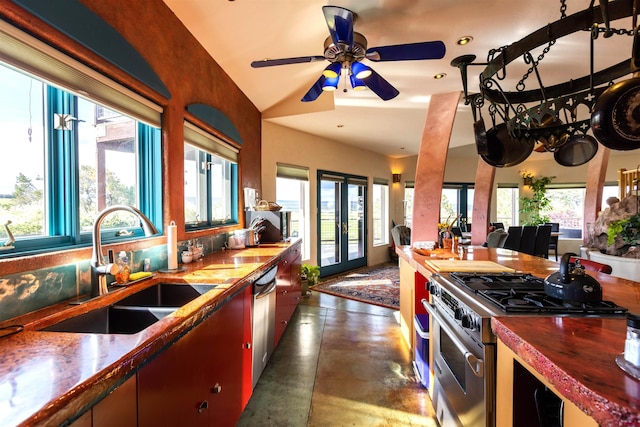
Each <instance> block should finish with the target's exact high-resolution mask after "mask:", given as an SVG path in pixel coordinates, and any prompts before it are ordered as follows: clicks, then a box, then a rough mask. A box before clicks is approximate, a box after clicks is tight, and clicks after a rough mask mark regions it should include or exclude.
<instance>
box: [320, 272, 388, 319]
mask: <svg viewBox="0 0 640 427" xmlns="http://www.w3.org/2000/svg"><path fill="white" fill-rule="evenodd" d="M311 289H312V290H315V291H318V292H323V293H326V294H330V295H335V296H339V297H344V298H349V299H352V300H356V301H361V302H365V303H369V304H374V305H379V306H382V307H387V308H392V309H396V310H397V309H399V308H400V270H399V268H398V264H393V263H386V264H380V265H376V266H372V267H365V268H360V269H358V270H353V271H350V272H347V273H345V274H343V275H338V276H334V277H330V278H328V279H326V280H322V281H321V282H320V283H318V284H317V285H315V286H313V287H312V288H311Z"/></svg>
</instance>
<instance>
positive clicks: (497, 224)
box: [489, 222, 506, 231]
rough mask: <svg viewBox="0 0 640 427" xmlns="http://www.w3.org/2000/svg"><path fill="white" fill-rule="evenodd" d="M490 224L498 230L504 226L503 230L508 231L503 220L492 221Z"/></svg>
mask: <svg viewBox="0 0 640 427" xmlns="http://www.w3.org/2000/svg"><path fill="white" fill-rule="evenodd" d="M489 225H490V226H493V227H495V228H496V230H499V229H501V228H502V229H503V230H505V231H506V229H505V228H504V224H503V223H501V222H490V223H489Z"/></svg>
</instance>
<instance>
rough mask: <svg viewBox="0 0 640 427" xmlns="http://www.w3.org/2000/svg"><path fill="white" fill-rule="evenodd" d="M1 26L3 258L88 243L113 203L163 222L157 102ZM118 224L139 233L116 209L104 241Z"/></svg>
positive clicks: (128, 216)
mask: <svg viewBox="0 0 640 427" xmlns="http://www.w3.org/2000/svg"><path fill="white" fill-rule="evenodd" d="M3 31H4V27H3V28H2V29H0V53H1V54H3V56H2V57H3V59H4V60H5V61H6V62H4V63H0V93H2V96H1V97H0V126H2V129H3V137H2V145H3V146H2V153H3V162H2V165H3V166H2V169H0V223H1V224H6V223H9V222H10V228H11V231H12V233H13V235H14V237H15V238H16V243H15V249H14V250H12V251H4V253H0V256H15V255H16V254H23V253H24V252H26V251H32V250H48V249H54V248H60V247H62V246H69V245H76V244H83V243H87V242H89V241H91V233H90V231H91V228H92V226H93V220H94V218H95V217H96V214H97V213H98V212H99V211H101V210H102V209H104V208H105V207H108V206H111V205H114V204H127V205H133V206H136V207H138V208H139V209H140V210H141V211H142V212H143V213H144V214H146V215H147V216H148V217H149V219H150V220H151V221H152V222H153V223H154V224H155V225H156V227H157V228H158V229H162V192H161V182H162V181H161V165H162V159H161V133H160V129H159V127H158V126H159V124H160V112H161V109H160V107H157V106H155V105H153V104H151V103H149V102H148V101H147V100H145V99H143V98H141V97H139V96H138V95H136V94H134V93H133V92H130V91H128V90H127V89H125V88H123V87H121V86H119V85H117V84H116V83H114V82H111V81H110V80H108V79H106V78H105V77H104V76H101V75H99V74H97V73H96V72H95V71H93V70H91V69H89V68H88V67H85V66H83V65H82V64H79V63H76V62H75V61H73V60H71V59H69V58H66V57H63V56H62V55H60V54H59V53H58V52H56V51H54V50H53V49H52V48H51V47H49V46H46V45H44V44H42V43H40V42H38V41H37V40H34V39H31V38H29V37H28V36H26V35H22V34H19V33H17V32H16V34H14V35H19V36H20V37H21V38H16V37H14V35H12V36H9V35H8V34H6V33H5V32H3ZM22 37H23V38H22ZM16 58H17V59H16ZM54 58H55V59H54ZM14 62H15V63H14ZM17 64H19V67H18V66H17ZM36 75H37V76H38V77H35V76H36ZM66 87H73V88H76V90H75V91H72V90H67V89H65V88H66ZM88 94H91V95H88ZM93 96H95V97H96V99H93V98H92V97H93ZM124 228H126V229H127V230H128V231H130V232H133V235H134V236H141V235H142V234H143V233H142V230H141V228H140V227H139V222H138V221H137V219H136V218H135V217H134V216H133V215H131V214H128V213H122V214H121V215H120V214H119V212H116V213H114V214H112V215H109V217H107V218H106V219H105V221H104V222H103V224H102V234H103V239H104V240H114V239H122V238H125V237H120V236H118V235H117V234H116V231H121V230H122V229H124ZM0 233H2V234H0V238H3V237H4V236H5V235H6V234H5V231H4V229H2V231H1V232H0ZM124 234H125V235H126V234H128V233H124Z"/></svg>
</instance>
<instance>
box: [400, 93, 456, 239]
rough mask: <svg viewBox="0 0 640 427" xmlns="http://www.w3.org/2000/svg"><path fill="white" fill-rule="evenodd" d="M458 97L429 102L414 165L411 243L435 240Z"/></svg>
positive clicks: (437, 97) (444, 96) (447, 95)
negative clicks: (416, 160)
mask: <svg viewBox="0 0 640 427" xmlns="http://www.w3.org/2000/svg"><path fill="white" fill-rule="evenodd" d="M460 94H461V92H451V93H442V94H436V95H433V96H431V101H430V102H429V110H428V111H427V117H426V120H425V123H424V129H423V131H422V140H421V142H420V151H419V153H418V162H417V164H416V180H415V188H414V190H413V219H412V224H411V240H412V241H419V240H438V226H437V224H438V222H439V221H440V199H441V197H442V183H443V181H444V168H445V165H446V163H447V152H448V150H449V140H450V138H451V130H452V129H453V121H454V119H455V116H456V111H457V108H458V102H459V101H460ZM445 219H446V218H445Z"/></svg>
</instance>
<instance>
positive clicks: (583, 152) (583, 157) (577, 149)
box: [553, 134, 598, 166]
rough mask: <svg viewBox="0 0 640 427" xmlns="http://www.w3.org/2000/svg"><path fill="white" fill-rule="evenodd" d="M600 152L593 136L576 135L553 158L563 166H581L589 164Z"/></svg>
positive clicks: (555, 152)
mask: <svg viewBox="0 0 640 427" xmlns="http://www.w3.org/2000/svg"><path fill="white" fill-rule="evenodd" d="M597 152H598V141H596V139H595V138H594V137H592V136H591V135H582V134H575V135H573V136H571V137H570V138H569V139H568V140H567V142H565V143H564V144H562V145H561V146H560V148H558V149H557V150H556V151H554V153H553V158H554V159H555V160H556V162H557V163H558V164H560V165H562V166H580V165H584V164H585V163H587V162H588V161H589V160H591V159H593V157H594V156H595V155H596V153H597Z"/></svg>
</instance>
